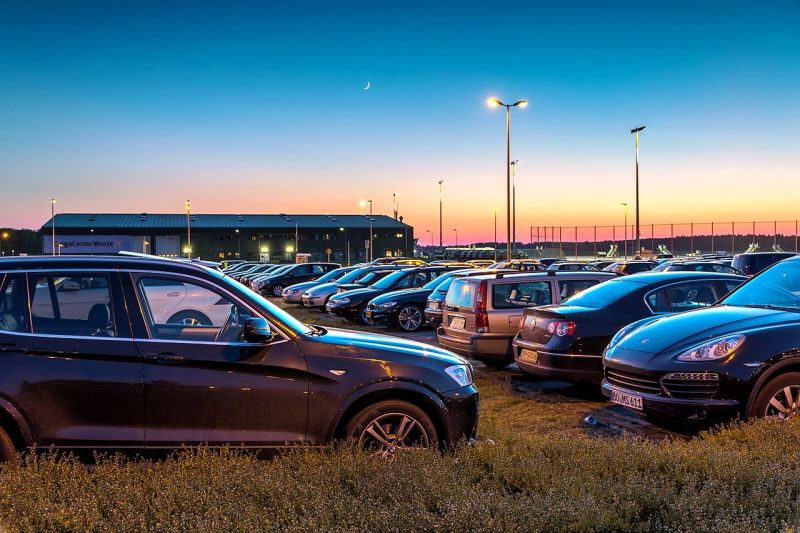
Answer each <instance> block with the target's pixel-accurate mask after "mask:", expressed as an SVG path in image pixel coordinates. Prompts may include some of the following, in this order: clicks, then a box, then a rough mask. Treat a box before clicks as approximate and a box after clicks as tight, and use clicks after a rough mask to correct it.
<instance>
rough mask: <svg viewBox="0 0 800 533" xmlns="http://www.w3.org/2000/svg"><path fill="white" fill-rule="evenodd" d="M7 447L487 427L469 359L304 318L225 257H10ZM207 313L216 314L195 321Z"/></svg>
mask: <svg viewBox="0 0 800 533" xmlns="http://www.w3.org/2000/svg"><path fill="white" fill-rule="evenodd" d="M0 296H1V297H0V376H2V378H0V458H2V459H5V460H9V459H12V458H13V456H14V452H15V451H17V450H22V449H25V448H26V447H29V446H33V445H34V444H35V445H36V446H40V447H43V448H47V447H50V446H53V447H56V448H61V449H72V450H81V449H123V450H131V451H141V450H144V449H148V450H151V449H155V450H158V449H174V448H176V447H180V446H182V445H184V444H186V445H200V444H208V445H210V446H220V445H224V444H232V445H240V444H241V445H244V446H247V447H251V448H256V449H262V448H266V449H269V448H275V447H282V446H285V445H286V444H287V443H289V444H295V443H309V444H324V443H327V442H330V441H331V440H333V439H338V438H345V437H350V438H354V439H355V440H356V441H358V442H360V443H361V444H362V445H363V446H364V447H366V448H368V449H373V450H376V451H379V452H382V453H392V452H393V451H394V450H397V449H402V448H405V447H410V446H428V447H434V446H438V445H442V444H449V443H455V442H457V441H459V440H461V439H471V438H472V437H473V436H474V435H475V428H476V422H477V414H478V394H477V391H476V389H475V387H474V385H473V383H472V370H471V367H470V365H469V364H468V363H467V362H466V361H465V360H464V359H461V358H460V357H458V356H456V355H454V354H452V353H450V352H447V351H445V350H442V349H439V348H436V347H433V346H430V345H427V344H421V343H417V342H413V341H408V340H405V339H400V338H397V337H388V336H383V335H374V334H364V333H358V332H353V331H344V330H336V329H324V328H321V327H318V326H310V325H306V324H303V323H301V322H299V321H297V320H296V319H294V318H293V317H292V316H291V315H288V314H287V313H285V312H284V311H282V310H281V309H279V308H277V307H276V306H274V305H273V304H271V303H270V302H268V301H266V300H265V299H264V298H262V297H261V296H259V295H258V294H256V293H254V292H252V291H250V290H249V289H246V288H245V287H243V286H242V285H241V284H239V283H236V282H235V281H233V280H231V279H230V278H229V277H227V276H225V275H223V274H222V273H220V272H217V271H214V270H212V269H209V268H206V267H204V266H200V265H197V264H192V263H188V262H184V261H179V260H168V259H156V258H143V257H124V256H111V257H109V256H106V257H75V256H62V257H28V258H17V257H15V258H4V259H0ZM197 312H200V313H202V314H203V315H204V316H206V317H208V320H209V323H208V324H203V323H197V322H193V321H186V320H182V319H181V317H185V316H186V315H187V314H188V313H197Z"/></svg>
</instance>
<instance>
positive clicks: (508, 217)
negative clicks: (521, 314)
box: [486, 98, 528, 261]
mask: <svg viewBox="0 0 800 533" xmlns="http://www.w3.org/2000/svg"><path fill="white" fill-rule="evenodd" d="M486 103H487V104H489V107H499V106H503V107H505V108H506V235H507V237H508V239H506V240H507V241H508V242H506V259H507V260H508V261H511V108H512V107H527V105H528V101H527V100H517V101H516V102H514V103H513V104H504V103H503V102H501V101H500V100H498V99H497V98H489V99H488V100H487V101H486Z"/></svg>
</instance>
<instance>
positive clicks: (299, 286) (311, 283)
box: [286, 281, 319, 290]
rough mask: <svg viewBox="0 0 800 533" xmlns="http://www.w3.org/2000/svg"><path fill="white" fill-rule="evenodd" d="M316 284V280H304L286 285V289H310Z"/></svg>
mask: <svg viewBox="0 0 800 533" xmlns="http://www.w3.org/2000/svg"><path fill="white" fill-rule="evenodd" d="M316 285H319V283H317V282H316V281H306V282H303V283H295V284H294V285H289V286H288V287H286V290H298V289H310V288H311V287H314V286H316Z"/></svg>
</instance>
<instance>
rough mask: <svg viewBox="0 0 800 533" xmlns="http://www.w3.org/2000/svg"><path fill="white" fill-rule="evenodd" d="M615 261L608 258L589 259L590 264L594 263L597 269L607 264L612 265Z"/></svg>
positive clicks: (601, 268)
mask: <svg viewBox="0 0 800 533" xmlns="http://www.w3.org/2000/svg"><path fill="white" fill-rule="evenodd" d="M615 262H616V261H612V260H610V259H598V260H596V261H589V264H590V265H594V266H595V267H596V268H597V269H598V270H603V269H604V268H606V267H607V266H608V265H613V264H614V263H615Z"/></svg>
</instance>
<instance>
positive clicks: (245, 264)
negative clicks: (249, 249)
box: [223, 261, 261, 274]
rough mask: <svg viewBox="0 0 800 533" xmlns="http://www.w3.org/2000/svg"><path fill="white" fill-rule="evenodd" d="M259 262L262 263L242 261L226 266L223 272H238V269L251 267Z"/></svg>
mask: <svg viewBox="0 0 800 533" xmlns="http://www.w3.org/2000/svg"><path fill="white" fill-rule="evenodd" d="M259 264H261V263H258V262H255V261H242V262H241V263H235V264H233V265H230V266H228V267H226V268H224V269H223V272H225V273H226V274H233V273H234V272H238V271H240V270H243V269H245V268H250V267H252V266H255V265H259Z"/></svg>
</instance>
